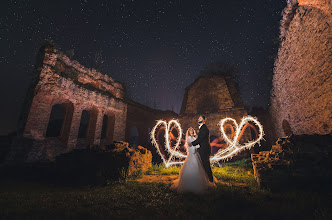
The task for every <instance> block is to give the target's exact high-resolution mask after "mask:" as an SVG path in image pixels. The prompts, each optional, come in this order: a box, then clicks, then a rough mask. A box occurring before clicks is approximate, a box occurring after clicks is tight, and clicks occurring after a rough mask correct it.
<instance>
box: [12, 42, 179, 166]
mask: <svg viewBox="0 0 332 220" xmlns="http://www.w3.org/2000/svg"><path fill="white" fill-rule="evenodd" d="M177 116H178V115H177V114H176V113H174V112H171V111H160V110H155V109H151V108H149V107H147V106H144V105H141V104H139V103H136V102H134V101H132V100H130V99H129V98H128V97H127V95H126V88H125V86H124V84H123V83H121V82H118V81H115V80H113V79H112V78H111V77H109V76H108V75H105V74H102V73H100V72H98V71H97V70H95V69H90V68H87V67H84V66H83V65H81V64H80V63H78V62H77V61H74V60H71V59H69V58H68V57H67V56H66V55H65V54H64V53H62V52H61V51H59V50H57V49H56V48H55V47H54V46H53V45H45V46H43V47H42V48H41V49H40V51H39V53H38V55H37V62H36V65H35V70H34V72H33V82H32V84H31V86H30V87H29V90H28V92H27V95H26V99H25V103H24V106H23V111H22V113H21V116H20V119H19V123H18V135H17V138H15V140H14V141H13V143H12V147H11V148H12V149H11V152H10V154H9V157H8V159H9V160H21V161H43V160H45V161H53V160H54V159H55V157H56V156H58V155H60V154H63V153H67V152H70V151H72V150H73V149H87V148H92V147H93V146H95V145H109V144H112V142H113V141H114V140H122V141H127V142H129V143H130V141H131V138H132V134H131V130H133V129H132V128H135V129H136V130H137V135H139V136H137V143H135V144H136V145H135V147H138V145H143V146H148V143H149V137H150V135H149V132H150V130H151V128H152V127H153V126H154V123H155V121H156V120H157V119H160V118H163V119H167V120H169V119H172V118H177ZM130 144H132V143H130ZM131 147H133V146H131Z"/></svg>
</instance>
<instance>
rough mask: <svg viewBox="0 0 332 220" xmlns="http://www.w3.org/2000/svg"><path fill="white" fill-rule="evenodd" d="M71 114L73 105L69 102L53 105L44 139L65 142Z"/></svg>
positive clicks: (71, 117)
mask: <svg viewBox="0 0 332 220" xmlns="http://www.w3.org/2000/svg"><path fill="white" fill-rule="evenodd" d="M73 113H74V105H73V103H71V102H67V103H62V104H55V105H53V107H52V110H51V115H50V119H49V123H48V126H47V130H46V137H58V138H59V139H60V140H61V141H63V142H67V141H68V137H69V132H70V127H71V122H72V119H73Z"/></svg>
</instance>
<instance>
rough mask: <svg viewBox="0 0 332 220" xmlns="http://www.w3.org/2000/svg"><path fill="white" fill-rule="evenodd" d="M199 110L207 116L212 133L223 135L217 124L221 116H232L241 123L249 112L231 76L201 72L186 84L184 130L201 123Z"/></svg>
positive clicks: (181, 120)
mask: <svg viewBox="0 0 332 220" xmlns="http://www.w3.org/2000/svg"><path fill="white" fill-rule="evenodd" d="M200 114H203V115H205V116H206V117H207V121H206V125H207V126H208V128H209V130H210V134H211V135H214V136H216V137H219V136H221V134H220V131H219V126H218V125H217V124H218V123H219V121H220V120H221V119H222V118H225V117H232V118H234V119H235V120H236V121H237V123H238V124H239V123H240V121H241V118H242V117H243V116H246V115H247V111H246V110H245V108H244V107H243V104H242V101H241V99H240V97H239V95H238V93H237V91H236V88H235V86H234V83H233V81H232V79H231V78H230V77H228V76H225V77H224V76H202V77H199V78H198V79H196V80H195V82H193V83H192V84H191V85H190V86H188V87H187V88H186V92H185V95H184V98H183V102H182V107H181V112H180V122H181V125H182V128H183V129H184V131H186V130H187V129H188V128H189V127H194V128H196V127H197V126H198V124H197V119H198V117H199V115H200Z"/></svg>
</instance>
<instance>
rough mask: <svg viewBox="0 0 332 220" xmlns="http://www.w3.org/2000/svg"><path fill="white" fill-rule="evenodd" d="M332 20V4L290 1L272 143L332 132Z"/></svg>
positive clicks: (274, 94)
mask: <svg viewBox="0 0 332 220" xmlns="http://www.w3.org/2000/svg"><path fill="white" fill-rule="evenodd" d="M331 14H332V3H331V1H330V0H298V1H295V0H292V1H288V5H287V7H286V8H285V10H284V12H283V18H282V20H281V27H280V40H281V43H280V47H279V50H278V56H277V59H276V61H275V68H274V76H273V89H272V92H271V108H270V115H271V119H272V124H273V125H274V139H277V138H278V137H282V136H283V135H285V133H284V131H286V132H287V133H288V134H287V135H289V133H293V134H295V135H301V134H321V135H325V134H330V133H331V132H332V100H331V97H332V89H331V85H332V38H331V33H332V31H331V26H332V16H331Z"/></svg>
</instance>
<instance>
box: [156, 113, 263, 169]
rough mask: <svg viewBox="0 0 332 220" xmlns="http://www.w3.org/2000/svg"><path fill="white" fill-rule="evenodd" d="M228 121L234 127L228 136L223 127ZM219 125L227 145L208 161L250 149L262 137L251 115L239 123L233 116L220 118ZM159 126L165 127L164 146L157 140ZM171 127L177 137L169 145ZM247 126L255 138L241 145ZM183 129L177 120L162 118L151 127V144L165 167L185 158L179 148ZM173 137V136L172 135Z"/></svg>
mask: <svg viewBox="0 0 332 220" xmlns="http://www.w3.org/2000/svg"><path fill="white" fill-rule="evenodd" d="M229 122H232V124H233V125H234V126H235V128H233V127H232V129H231V130H233V131H234V132H233V135H231V137H229V136H228V135H227V134H226V131H225V128H226V127H230V126H232V125H231V124H230V123H229ZM249 122H251V123H253V124H254V125H255V126H256V127H258V131H257V130H256V129H255V127H254V126H253V125H252V124H250V123H249ZM218 125H219V126H220V132H221V134H222V138H223V140H224V141H225V142H226V144H227V146H226V147H225V148H224V149H219V150H218V151H217V153H215V154H214V155H213V156H212V157H210V161H211V163H212V164H214V163H218V162H220V161H225V160H228V159H230V158H232V157H233V156H235V155H236V154H238V153H239V152H241V151H243V150H245V149H250V148H251V147H253V146H255V144H256V143H258V144H259V143H260V141H261V140H262V139H263V136H264V131H263V126H262V125H261V124H260V123H259V121H258V120H257V119H256V118H254V117H252V116H246V117H243V118H242V120H241V123H240V125H238V124H237V122H236V120H235V119H233V118H224V119H222V120H220V122H219V124H218ZM159 127H164V128H165V135H164V137H165V143H164V146H161V145H160V143H159V141H158V140H157V136H156V135H157V133H156V132H157V129H158V128H159ZM172 127H175V128H176V130H177V131H178V137H177V138H175V141H176V142H175V145H174V146H171V136H172V135H171V129H172ZM247 127H252V128H253V129H254V130H255V132H256V136H257V137H256V139H255V140H252V141H249V142H248V143H246V144H243V145H241V144H240V143H239V140H240V138H241V136H242V134H243V133H244V131H245V129H246V128H247ZM182 135H183V131H182V128H181V125H180V123H179V121H178V120H175V119H173V120H171V121H169V122H168V123H167V122H166V121H164V120H159V121H157V123H156V125H155V126H154V127H153V129H152V131H151V140H152V144H153V145H154V146H155V147H156V149H157V152H158V154H159V155H160V157H161V159H162V160H163V163H164V165H165V166H166V167H169V166H172V165H176V164H183V163H184V160H185V158H186V157H187V155H186V154H184V153H182V152H181V151H180V150H179V148H180V144H181V139H182ZM173 139H174V137H173ZM161 149H163V150H166V151H167V152H168V154H169V157H168V158H167V157H166V155H165V154H164V153H163V152H162V151H161Z"/></svg>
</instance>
